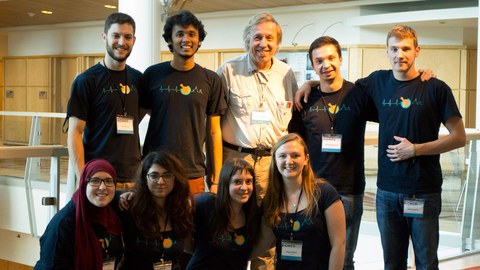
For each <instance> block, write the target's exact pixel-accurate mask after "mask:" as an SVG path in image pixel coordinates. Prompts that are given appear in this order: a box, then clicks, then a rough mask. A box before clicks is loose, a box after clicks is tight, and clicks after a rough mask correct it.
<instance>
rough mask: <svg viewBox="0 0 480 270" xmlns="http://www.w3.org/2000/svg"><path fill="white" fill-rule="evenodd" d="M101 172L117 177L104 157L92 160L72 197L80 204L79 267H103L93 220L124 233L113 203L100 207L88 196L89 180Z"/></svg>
mask: <svg viewBox="0 0 480 270" xmlns="http://www.w3.org/2000/svg"><path fill="white" fill-rule="evenodd" d="M97 172H106V173H108V174H110V175H111V176H112V178H113V179H115V180H116V179H117V173H116V172H115V169H114V168H113V166H112V165H111V164H110V163H109V162H108V161H106V160H103V159H93V160H90V161H89V162H88V163H87V164H85V167H84V168H83V171H82V175H81V176H80V186H79V187H78V189H77V191H76V192H75V193H74V194H73V197H72V200H73V201H74V203H75V206H76V215H75V261H74V263H75V266H74V267H75V269H92V270H94V269H102V264H103V258H102V249H101V247H100V243H99V239H98V238H97V236H96V235H95V232H94V231H93V229H92V226H91V224H92V223H97V224H100V225H102V226H103V227H105V228H106V230H107V232H108V233H110V234H113V235H121V232H122V226H121V222H120V219H119V218H118V216H117V215H116V214H115V211H114V210H113V209H112V207H111V206H110V205H107V206H105V207H97V206H95V205H93V204H92V203H91V202H90V201H89V200H88V199H87V195H86V190H87V185H88V183H87V180H88V178H89V177H91V176H92V175H94V174H95V173H97Z"/></svg>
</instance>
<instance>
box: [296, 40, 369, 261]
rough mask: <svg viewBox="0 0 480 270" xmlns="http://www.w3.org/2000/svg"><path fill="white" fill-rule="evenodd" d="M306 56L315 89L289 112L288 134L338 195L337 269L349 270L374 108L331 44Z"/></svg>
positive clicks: (319, 43)
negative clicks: (342, 225)
mask: <svg viewBox="0 0 480 270" xmlns="http://www.w3.org/2000/svg"><path fill="white" fill-rule="evenodd" d="M309 56H310V60H311V64H312V67H313V69H314V70H315V72H316V73H317V74H318V76H319V77H320V85H318V86H313V87H312V88H311V92H310V96H309V99H308V102H306V103H305V102H304V103H302V107H303V109H301V110H294V112H293V117H292V120H291V121H290V124H289V127H288V130H289V132H295V133H298V134H300V135H301V136H302V137H303V138H304V140H305V142H306V144H307V147H308V150H309V152H310V162H311V165H312V169H313V172H314V174H315V177H319V178H325V179H327V180H328V182H329V183H330V184H332V185H333V186H334V187H335V188H336V189H337V191H338V193H340V195H341V198H342V202H343V205H344V209H345V218H346V225H347V231H346V243H345V248H346V250H345V260H344V268H343V269H345V270H351V269H354V261H353V257H354V253H355V249H356V246H357V241H358V234H359V231H360V222H361V218H362V214H363V193H364V191H365V165H364V140H365V126H366V122H367V120H375V119H376V110H375V109H374V106H373V104H371V102H370V100H369V98H368V96H367V95H364V94H363V93H362V92H361V91H359V90H358V89H355V85H354V84H353V83H351V82H348V81H346V80H344V79H343V77H342V74H341V71H340V68H341V65H342V60H343V58H342V50H341V48H340V45H339V43H338V41H337V40H335V39H334V38H332V37H329V36H322V37H319V38H317V39H316V40H314V41H313V42H312V44H311V45H310V49H309Z"/></svg>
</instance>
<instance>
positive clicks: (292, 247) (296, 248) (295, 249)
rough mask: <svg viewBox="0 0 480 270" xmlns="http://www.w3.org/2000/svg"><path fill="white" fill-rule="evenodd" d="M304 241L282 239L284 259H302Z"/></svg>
mask: <svg viewBox="0 0 480 270" xmlns="http://www.w3.org/2000/svg"><path fill="white" fill-rule="evenodd" d="M302 245H303V242H302V241H294V240H286V239H282V256H281V258H282V260H286V261H302Z"/></svg>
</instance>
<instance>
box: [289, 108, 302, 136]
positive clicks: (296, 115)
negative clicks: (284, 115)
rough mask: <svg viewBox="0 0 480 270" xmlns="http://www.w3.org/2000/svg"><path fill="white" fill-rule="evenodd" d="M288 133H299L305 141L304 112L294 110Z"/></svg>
mask: <svg viewBox="0 0 480 270" xmlns="http://www.w3.org/2000/svg"><path fill="white" fill-rule="evenodd" d="M304 106H305V104H304ZM288 132H289V133H297V134H298V135H300V136H301V137H302V138H303V139H305V126H304V125H303V120H302V112H301V111H298V110H297V108H294V110H293V113H292V119H291V120H290V122H289V123H288Z"/></svg>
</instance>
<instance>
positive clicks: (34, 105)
mask: <svg viewBox="0 0 480 270" xmlns="http://www.w3.org/2000/svg"><path fill="white" fill-rule="evenodd" d="M26 97H27V100H26V110H27V111H28V112H50V111H51V110H50V108H51V100H52V89H51V88H50V87H45V86H35V87H27V95H26ZM31 119H32V118H31V117H27V119H26V122H25V123H26V127H25V130H26V136H27V138H29V136H30V128H31V125H32V121H31ZM51 122H52V120H51V119H48V118H41V119H40V128H41V131H42V134H41V135H42V136H41V140H40V142H41V144H52V143H53V141H52V140H51V129H52V126H51V124H50V123H51Z"/></svg>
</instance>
